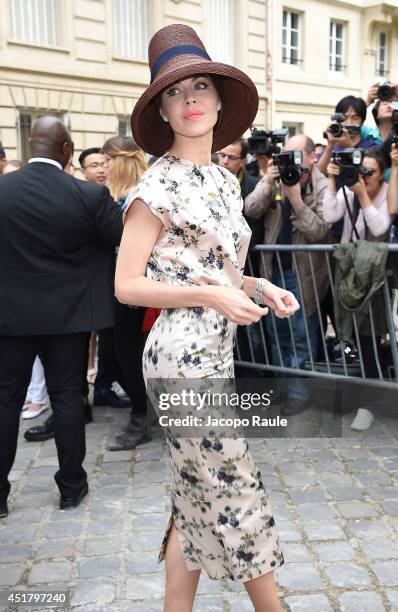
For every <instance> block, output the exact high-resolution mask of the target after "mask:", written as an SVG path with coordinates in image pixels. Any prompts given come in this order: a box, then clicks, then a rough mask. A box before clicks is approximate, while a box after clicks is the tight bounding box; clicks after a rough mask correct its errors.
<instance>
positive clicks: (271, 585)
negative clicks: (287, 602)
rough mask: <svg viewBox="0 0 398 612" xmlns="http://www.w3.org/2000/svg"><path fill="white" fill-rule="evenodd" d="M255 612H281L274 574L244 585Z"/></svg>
mask: <svg viewBox="0 0 398 612" xmlns="http://www.w3.org/2000/svg"><path fill="white" fill-rule="evenodd" d="M244 586H245V589H246V591H247V592H248V594H249V597H250V599H251V602H252V604H253V606H254V610H255V612H283V607H282V604H281V601H280V599H279V597H278V593H277V591H276V584H275V575H274V572H269V573H268V574H264V575H263V576H259V577H258V578H253V580H248V581H247V582H245V583H244Z"/></svg>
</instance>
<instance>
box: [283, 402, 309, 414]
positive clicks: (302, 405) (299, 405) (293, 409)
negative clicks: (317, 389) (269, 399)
mask: <svg viewBox="0 0 398 612" xmlns="http://www.w3.org/2000/svg"><path fill="white" fill-rule="evenodd" d="M310 405H311V400H309V399H308V400H302V399H288V400H287V401H286V402H285V403H284V404H283V406H282V409H281V415H282V416H286V417H288V416H294V415H296V414H301V413H302V412H304V410H307V409H308V408H309V407H310Z"/></svg>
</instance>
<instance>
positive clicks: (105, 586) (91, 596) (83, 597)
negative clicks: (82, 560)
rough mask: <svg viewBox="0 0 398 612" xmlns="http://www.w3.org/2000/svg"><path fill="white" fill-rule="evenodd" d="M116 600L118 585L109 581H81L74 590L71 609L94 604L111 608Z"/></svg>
mask: <svg viewBox="0 0 398 612" xmlns="http://www.w3.org/2000/svg"><path fill="white" fill-rule="evenodd" d="M115 598H116V585H115V584H114V583H112V582H109V581H104V580H101V581H98V580H91V581H88V580H87V581H83V580H80V581H79V582H78V583H77V585H76V587H75V588H74V593H73V597H72V599H71V607H72V609H73V608H74V606H84V605H87V604H91V603H94V604H95V605H96V606H98V607H100V606H110V605H111V604H112V603H113V602H114V601H115Z"/></svg>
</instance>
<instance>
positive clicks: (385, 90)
mask: <svg viewBox="0 0 398 612" xmlns="http://www.w3.org/2000/svg"><path fill="white" fill-rule="evenodd" d="M393 95H394V90H393V88H392V87H391V85H389V84H388V83H384V85H380V87H379V88H378V90H377V97H378V98H379V100H383V101H385V100H388V99H389V98H391V96H393Z"/></svg>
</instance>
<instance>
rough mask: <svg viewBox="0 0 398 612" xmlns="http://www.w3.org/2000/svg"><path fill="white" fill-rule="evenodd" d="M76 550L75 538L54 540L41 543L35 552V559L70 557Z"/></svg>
mask: <svg viewBox="0 0 398 612" xmlns="http://www.w3.org/2000/svg"><path fill="white" fill-rule="evenodd" d="M75 550H76V540H75V539H68V540H54V541H53V542H45V543H44V544H41V545H40V546H39V548H38V549H37V551H36V553H35V559H57V558H63V557H65V558H68V557H72V556H73V555H74V553H75Z"/></svg>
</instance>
